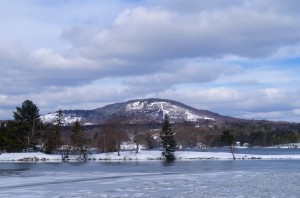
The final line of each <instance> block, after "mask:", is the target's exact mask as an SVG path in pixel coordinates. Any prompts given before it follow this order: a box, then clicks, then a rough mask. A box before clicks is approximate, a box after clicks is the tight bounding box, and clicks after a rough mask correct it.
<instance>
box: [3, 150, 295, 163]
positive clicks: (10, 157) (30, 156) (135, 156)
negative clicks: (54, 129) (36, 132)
mask: <svg viewBox="0 0 300 198" xmlns="http://www.w3.org/2000/svg"><path fill="white" fill-rule="evenodd" d="M175 156H176V158H177V159H178V160H196V159H215V160H228V159H232V155H231V154H230V153H228V152H195V151H190V152H189V151H177V152H176V153H175ZM235 157H236V158H237V159H300V154H288V155H252V154H235ZM88 158H89V160H93V161H103V160H104V161H106V160H161V151H147V150H143V151H140V152H139V153H135V151H122V152H120V156H118V155H117V153H101V154H91V155H89V157H88ZM76 159H77V157H76V156H74V157H70V160H76ZM0 161H2V162H4V161H36V162H43V161H54V162H57V161H61V156H60V155H47V154H44V153H38V152H37V153H2V154H1V155H0Z"/></svg>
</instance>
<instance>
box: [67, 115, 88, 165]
mask: <svg viewBox="0 0 300 198" xmlns="http://www.w3.org/2000/svg"><path fill="white" fill-rule="evenodd" d="M86 144H87V140H86V138H85V136H84V134H83V131H82V129H81V126H80V123H79V121H78V120H77V121H76V122H75V123H74V125H73V127H72V133H71V146H72V147H73V149H74V150H75V151H76V152H77V153H78V154H79V158H80V159H81V158H83V159H84V160H86V159H87V147H86Z"/></svg>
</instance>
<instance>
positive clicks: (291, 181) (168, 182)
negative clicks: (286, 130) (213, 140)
mask: <svg viewBox="0 0 300 198" xmlns="http://www.w3.org/2000/svg"><path fill="white" fill-rule="evenodd" d="M299 166H300V161H299V160H197V161H191V160H189V161H175V162H174V163H171V164H166V163H164V162H163V161H143V162H138V161H136V162H133V161H132V162H88V163H75V162H72V163H54V162H52V163H16V162H15V163H9V162H6V163H0V168H1V171H0V197H10V198H11V197H61V198H63V197H93V198H94V197H299V195H300V194H299V192H300V186H299V182H300V179H299V178H300V177H299V176H300V170H299Z"/></svg>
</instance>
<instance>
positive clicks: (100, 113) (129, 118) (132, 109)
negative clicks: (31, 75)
mask: <svg viewBox="0 0 300 198" xmlns="http://www.w3.org/2000/svg"><path fill="white" fill-rule="evenodd" d="M166 114H167V115H169V117H170V120H171V121H172V122H184V121H190V122H197V121H199V122H200V121H212V122H220V121H225V120H230V119H234V118H231V117H226V116H221V115H219V114H217V113H213V112H210V111H206V110H198V109H195V108H192V107H189V106H187V105H185V104H182V103H180V102H177V101H173V100H165V99H156V98H150V99H138V100H131V101H127V102H123V103H115V104H111V105H107V106H104V107H102V108H98V109H94V110H64V111H63V115H64V120H65V123H66V124H71V123H73V122H75V121H76V120H78V121H80V122H81V123H82V124H84V125H91V124H99V123H103V122H105V121H106V120H110V119H118V120H122V122H128V123H148V122H161V121H162V119H163V117H164V115H166ZM55 115H56V113H50V114H47V115H45V116H42V120H43V121H44V122H53V120H54V117H55Z"/></svg>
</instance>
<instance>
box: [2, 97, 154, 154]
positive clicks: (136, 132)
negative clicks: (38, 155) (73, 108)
mask: <svg viewBox="0 0 300 198" xmlns="http://www.w3.org/2000/svg"><path fill="white" fill-rule="evenodd" d="M13 117H14V120H11V121H8V122H7V123H6V125H5V126H4V125H1V126H0V151H7V152H29V151H31V150H40V151H43V152H45V153H47V154H52V153H60V154H61V156H62V159H64V160H65V159H67V158H68V157H69V155H71V154H72V155H74V154H77V155H78V156H79V158H82V159H86V157H87V151H88V149H87V148H91V147H96V148H98V149H99V151H100V152H113V151H117V152H118V154H119V155H120V150H121V144H122V142H125V141H132V142H133V143H134V144H135V145H136V152H138V151H139V148H140V145H144V146H146V147H147V148H150V149H151V148H154V147H157V145H158V143H157V141H156V140H155V139H154V138H153V134H152V132H151V131H150V130H149V128H147V127H146V126H144V125H134V126H131V125H128V124H126V123H123V122H122V121H121V120H117V119H115V120H108V121H107V122H105V123H102V124H100V125H98V126H96V127H95V128H93V129H88V128H87V127H84V126H81V124H80V122H79V121H76V122H75V123H74V124H73V126H66V124H65V123H64V120H65V119H64V116H63V112H62V111H61V110H59V111H57V112H56V116H55V118H54V120H53V122H52V123H48V124H43V122H42V121H41V119H40V114H39V109H38V107H37V106H36V105H35V104H34V103H33V102H32V101H30V100H26V101H24V102H23V103H22V106H21V107H17V108H16V111H14V112H13Z"/></svg>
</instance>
